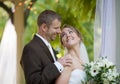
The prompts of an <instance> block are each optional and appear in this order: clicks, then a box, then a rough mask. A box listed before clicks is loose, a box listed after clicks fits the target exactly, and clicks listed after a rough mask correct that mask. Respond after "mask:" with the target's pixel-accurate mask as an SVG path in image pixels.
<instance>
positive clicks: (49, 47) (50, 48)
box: [48, 44, 56, 61]
mask: <svg viewBox="0 0 120 84" xmlns="http://www.w3.org/2000/svg"><path fill="white" fill-rule="evenodd" d="M48 49H49V51H50V53H51V55H52V57H53V60H54V61H56V59H55V56H54V53H53V49H52V47H51V45H50V44H48Z"/></svg>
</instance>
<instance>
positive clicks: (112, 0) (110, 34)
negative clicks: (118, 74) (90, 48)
mask: <svg viewBox="0 0 120 84" xmlns="http://www.w3.org/2000/svg"><path fill="white" fill-rule="evenodd" d="M96 3H97V4H96V17H95V25H94V29H95V31H94V33H95V36H94V38H95V41H94V43H95V44H94V55H95V56H94V58H95V59H96V58H98V57H100V56H107V58H108V59H109V60H110V61H112V62H113V63H114V64H116V65H117V67H118V66H119V65H118V59H119V60H120V56H119V55H120V52H119V55H118V54H117V52H118V49H119V50H120V47H118V46H120V44H118V41H119V40H118V39H119V37H118V33H117V32H118V30H120V29H118V28H120V26H117V25H118V24H120V23H119V22H118V21H120V20H117V19H118V18H119V19H120V16H119V14H120V9H119V7H118V5H120V1H119V0H97V2H96ZM118 13H119V14H118ZM119 33H120V32H119ZM117 47H118V48H117Z"/></svg>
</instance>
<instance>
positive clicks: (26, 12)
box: [24, 0, 37, 26]
mask: <svg viewBox="0 0 120 84" xmlns="http://www.w3.org/2000/svg"><path fill="white" fill-rule="evenodd" d="M36 1H37V0H31V1H30V2H31V4H29V5H28V7H29V8H32V6H33V5H34V4H35V2H36ZM29 14H30V9H28V8H26V10H25V12H24V16H25V26H26V25H27V19H28V16H29Z"/></svg>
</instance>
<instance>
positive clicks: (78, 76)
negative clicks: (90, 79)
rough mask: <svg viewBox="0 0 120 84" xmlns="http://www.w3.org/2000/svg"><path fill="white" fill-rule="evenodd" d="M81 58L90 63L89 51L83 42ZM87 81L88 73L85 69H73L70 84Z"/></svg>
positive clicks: (79, 83) (82, 83)
mask: <svg viewBox="0 0 120 84" xmlns="http://www.w3.org/2000/svg"><path fill="white" fill-rule="evenodd" d="M80 52H81V59H82V61H83V62H84V63H88V62H89V59H88V53H87V50H86V48H85V46H84V44H83V43H81V46H80ZM85 81H86V73H85V72H84V71H83V70H80V69H75V70H73V71H72V73H71V76H70V80H69V84H84V83H85Z"/></svg>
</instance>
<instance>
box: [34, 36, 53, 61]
mask: <svg viewBox="0 0 120 84" xmlns="http://www.w3.org/2000/svg"><path fill="white" fill-rule="evenodd" d="M34 39H35V40H37V41H38V42H39V44H40V47H42V48H43V51H44V52H45V53H46V54H47V56H48V58H49V59H50V60H51V61H52V62H54V60H53V58H52V55H51V53H50V51H49V49H48V47H47V46H46V44H45V43H44V42H43V41H42V39H40V38H39V37H38V36H36V35H35V36H34Z"/></svg>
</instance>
